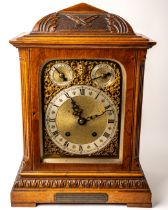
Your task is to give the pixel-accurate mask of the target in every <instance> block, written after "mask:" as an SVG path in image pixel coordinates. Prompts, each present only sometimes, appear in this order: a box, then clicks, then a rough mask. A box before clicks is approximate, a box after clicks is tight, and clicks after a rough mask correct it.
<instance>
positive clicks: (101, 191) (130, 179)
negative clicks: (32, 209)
mask: <svg viewBox="0 0 168 210" xmlns="http://www.w3.org/2000/svg"><path fill="white" fill-rule="evenodd" d="M20 174H22V175H20ZM28 174H29V173H28ZM96 174H97V173H94V172H93V173H92V176H91V175H89V173H88V175H87V173H80V172H79V173H76V174H75V173H69V174H68V175H67V177H66V176H64V175H62V174H61V173H60V175H59V173H57V175H55V174H54V172H53V173H45V172H34V173H32V175H31V176H30V174H29V175H26V173H25V172H23V173H22V171H21V170H20V171H19V172H18V175H17V177H16V180H15V182H14V186H13V189H12V192H11V205H12V206H36V205H37V204H43V203H111V204H126V205H127V206H129V207H152V203H151V191H150V189H149V186H148V183H147V181H146V178H145V176H144V175H143V173H142V172H127V173H126V172H122V173H109V175H108V173H106V175H104V174H103V173H101V175H100V174H99V175H98V174H97V176H96ZM94 176H95V177H94Z"/></svg>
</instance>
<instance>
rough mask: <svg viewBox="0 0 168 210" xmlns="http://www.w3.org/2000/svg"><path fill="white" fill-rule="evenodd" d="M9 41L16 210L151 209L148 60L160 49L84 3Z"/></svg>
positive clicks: (13, 200) (13, 202) (120, 20)
mask: <svg viewBox="0 0 168 210" xmlns="http://www.w3.org/2000/svg"><path fill="white" fill-rule="evenodd" d="M10 43H11V44H13V45H14V46H15V47H17V48H18V49H19V58H20V68H21V87H22V113H23V143H24V156H23V160H22V162H21V166H20V169H19V172H18V175H17V177H16V180H15V182H14V185H13V188H12V191H11V205H12V206H36V205H37V204H40V203H118V204H127V206H139V207H151V206H152V202H151V191H150V188H149V186H148V183H147V180H146V178H145V175H144V173H143V171H142V168H141V166H140V162H139V144H140V127H141V109H142V97H143V78H144V66H145V58H146V53H147V49H149V48H150V47H152V46H153V45H155V44H156V43H155V42H154V41H152V40H150V39H148V38H146V37H144V36H143V35H139V34H135V32H134V31H133V29H132V27H131V26H130V24H129V23H128V22H127V21H125V20H124V19H123V18H121V17H119V16H117V15H114V14H110V13H108V12H105V11H103V10H101V9H98V8H95V7H93V6H91V5H88V4H83V3H82V4H78V5H75V6H72V7H69V8H66V9H64V10H61V11H59V12H55V13H52V14H49V15H47V16H45V17H43V18H42V19H40V20H39V21H38V22H37V23H36V24H35V26H34V27H33V29H32V31H31V32H30V33H26V34H23V35H21V36H18V37H16V38H14V39H12V40H10Z"/></svg>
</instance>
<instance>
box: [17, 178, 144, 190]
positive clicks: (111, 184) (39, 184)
mask: <svg viewBox="0 0 168 210" xmlns="http://www.w3.org/2000/svg"><path fill="white" fill-rule="evenodd" d="M14 187H15V188H41V189H42V188H76V189H80V188H86V189H87V188H94V189H131V190H133V189H135V190H136V189H148V184H147V182H146V179H144V178H132V177H131V178H101V179H100V178H94V179H93V178H51V177H50V178H21V177H18V178H17V179H16V181H15V183H14Z"/></svg>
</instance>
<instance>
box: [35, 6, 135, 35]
mask: <svg viewBox="0 0 168 210" xmlns="http://www.w3.org/2000/svg"><path fill="white" fill-rule="evenodd" d="M80 8H83V9H82V10H80ZM32 33H55V34H60V33H61V34H62V33H64V34H68V33H71V34H72V33H74V34H80V33H86V34H97V33H98V34H112V35H115V34H116V35H118V34H127V35H134V34H135V33H134V31H133V29H132V27H131V26H130V24H129V23H128V22H127V21H126V20H124V19H123V18H121V17H119V16H117V15H115V14H110V13H107V12H105V11H103V10H100V9H98V8H95V7H93V6H90V5H88V4H83V3H82V4H78V5H76V6H74V7H69V8H67V9H64V10H61V11H59V12H57V13H56V12H55V13H52V14H49V15H47V16H45V17H43V18H42V19H40V20H39V21H38V22H37V23H36V24H35V26H34V27H33V30H32Z"/></svg>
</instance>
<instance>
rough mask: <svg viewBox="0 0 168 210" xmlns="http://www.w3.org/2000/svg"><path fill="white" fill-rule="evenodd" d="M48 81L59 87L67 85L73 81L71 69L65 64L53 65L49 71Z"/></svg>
mask: <svg viewBox="0 0 168 210" xmlns="http://www.w3.org/2000/svg"><path fill="white" fill-rule="evenodd" d="M49 77H50V80H51V81H52V82H53V83H54V84H56V85H59V86H64V85H68V84H69V83H70V82H71V81H72V79H73V71H72V68H71V67H70V66H69V65H67V64H65V63H56V64H54V65H53V66H52V67H51V69H50V71H49Z"/></svg>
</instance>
